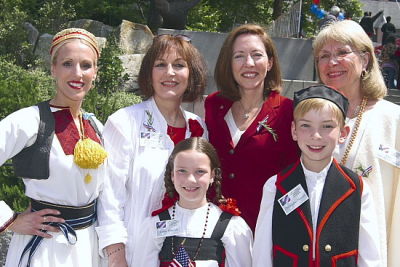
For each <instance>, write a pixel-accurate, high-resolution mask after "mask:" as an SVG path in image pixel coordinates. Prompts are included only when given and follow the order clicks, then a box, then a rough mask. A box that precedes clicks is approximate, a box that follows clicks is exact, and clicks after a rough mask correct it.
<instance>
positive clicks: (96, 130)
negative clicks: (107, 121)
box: [88, 116, 104, 145]
mask: <svg viewBox="0 0 400 267" xmlns="http://www.w3.org/2000/svg"><path fill="white" fill-rule="evenodd" d="M88 121H89V123H90V125H91V126H92V127H93V129H94V131H95V132H96V134H97V135H98V136H99V137H100V140H101V143H102V144H103V145H104V140H103V135H102V134H101V132H100V131H99V128H98V127H97V124H96V122H95V121H94V119H93V118H92V116H89V117H88Z"/></svg>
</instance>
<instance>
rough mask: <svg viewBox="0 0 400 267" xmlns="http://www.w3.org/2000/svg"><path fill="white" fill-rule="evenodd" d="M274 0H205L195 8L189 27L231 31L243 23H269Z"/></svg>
mask: <svg viewBox="0 0 400 267" xmlns="http://www.w3.org/2000/svg"><path fill="white" fill-rule="evenodd" d="M272 3H273V0H253V1H242V0H219V1H215V0H203V1H201V3H200V4H199V5H197V6H196V7H195V8H193V9H192V10H191V12H190V14H189V18H188V21H189V23H188V28H189V29H191V30H200V31H219V32H227V31H230V30H231V29H232V28H233V27H234V26H236V25H238V24H243V23H246V22H248V23H250V22H253V23H259V24H261V25H267V24H268V23H269V22H271V20H272V12H273V10H272Z"/></svg>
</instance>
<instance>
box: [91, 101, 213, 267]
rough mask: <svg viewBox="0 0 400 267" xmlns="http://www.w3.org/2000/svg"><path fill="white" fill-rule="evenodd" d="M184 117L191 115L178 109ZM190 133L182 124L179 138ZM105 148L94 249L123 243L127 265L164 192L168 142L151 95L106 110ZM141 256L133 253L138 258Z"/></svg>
mask: <svg viewBox="0 0 400 267" xmlns="http://www.w3.org/2000/svg"><path fill="white" fill-rule="evenodd" d="M182 113H183V115H184V117H185V120H186V125H188V120H189V119H193V120H197V121H198V122H199V123H200V125H201V126H202V128H203V129H204V134H203V137H207V130H206V126H205V124H204V123H203V121H202V120H201V118H200V117H198V116H197V115H195V114H193V113H190V112H187V111H184V110H182ZM190 136H191V133H190V130H189V127H186V134H185V137H186V138H188V137H190ZM103 137H104V142H105V147H106V150H107V152H108V153H109V164H110V168H109V175H108V176H109V177H108V179H106V182H105V183H106V186H105V188H104V191H103V192H102V194H101V195H100V198H99V205H98V221H99V226H98V227H97V228H96V231H97V234H98V236H99V253H100V255H102V256H103V255H104V253H103V249H104V248H105V247H107V246H109V245H112V244H117V243H124V244H125V251H126V260H127V262H128V265H129V266H139V265H137V264H136V263H135V256H136V251H137V250H138V249H140V248H141V246H142V245H141V244H140V243H138V241H137V240H138V236H139V234H140V233H141V232H142V231H143V222H144V220H145V218H146V217H149V216H151V212H152V211H154V210H157V209H159V208H160V207H161V201H162V199H163V196H164V192H165V189H164V170H165V166H166V164H167V160H168V157H169V155H170V154H171V152H172V150H173V148H174V143H173V141H172V140H171V139H170V137H169V135H168V134H167V122H166V120H165V119H164V117H163V115H162V114H161V112H160V111H159V109H158V107H157V105H156V103H155V101H154V99H153V98H150V99H149V100H147V101H143V102H142V103H139V104H136V105H133V106H129V107H126V108H123V109H120V110H119V111H117V112H115V113H114V114H112V115H111V116H110V117H109V118H108V120H107V123H106V125H105V127H104V132H103ZM140 257H141V255H140V254H138V258H140Z"/></svg>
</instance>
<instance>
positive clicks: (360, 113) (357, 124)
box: [340, 96, 368, 165]
mask: <svg viewBox="0 0 400 267" xmlns="http://www.w3.org/2000/svg"><path fill="white" fill-rule="evenodd" d="M367 102H368V98H367V97H366V96H364V97H363V99H362V101H361V105H360V108H359V110H358V113H357V119H356V122H355V123H354V129H353V132H352V133H351V137H350V140H349V144H348V145H347V147H346V150H345V151H344V154H343V158H342V160H341V161H340V164H342V165H345V164H346V162H347V159H348V157H349V154H350V150H351V148H352V146H353V144H354V141H355V139H356V136H357V133H358V128H359V127H360V124H361V119H362V116H363V113H364V111H365V107H366V106H367Z"/></svg>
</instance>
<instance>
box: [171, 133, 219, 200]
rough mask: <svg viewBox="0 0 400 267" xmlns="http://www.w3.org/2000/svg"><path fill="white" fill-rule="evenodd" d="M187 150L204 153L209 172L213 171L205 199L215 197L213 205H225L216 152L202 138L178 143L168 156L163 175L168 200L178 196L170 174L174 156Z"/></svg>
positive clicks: (193, 138)
mask: <svg viewBox="0 0 400 267" xmlns="http://www.w3.org/2000/svg"><path fill="white" fill-rule="evenodd" d="M187 150H195V151H197V152H200V153H204V154H206V155H207V157H208V158H209V159H210V164H211V171H214V174H215V176H214V182H213V184H212V186H211V187H210V188H209V189H208V191H207V198H209V196H215V197H214V201H213V202H214V203H215V204H217V205H218V204H221V203H225V202H226V199H225V198H224V197H223V196H222V192H221V180H222V176H221V167H220V166H221V165H220V162H219V158H218V154H217V151H216V150H215V148H214V147H213V145H211V144H210V143H209V142H208V141H207V140H206V139H204V138H202V137H192V138H188V139H185V140H183V141H181V142H179V143H178V144H177V145H176V146H175V148H174V150H173V151H172V154H171V155H170V156H169V159H168V163H167V167H166V169H165V175H164V183H165V189H166V193H167V194H168V196H169V197H170V198H174V197H175V196H177V195H178V192H176V190H175V187H174V184H173V183H172V179H171V174H172V171H173V169H174V161H175V157H176V155H177V154H178V153H179V152H182V151H187Z"/></svg>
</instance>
